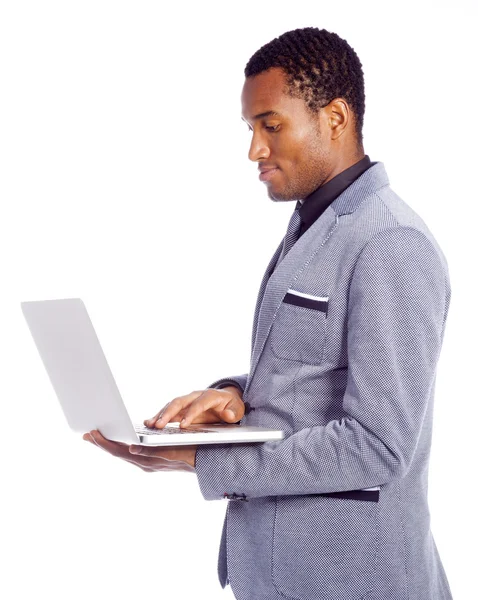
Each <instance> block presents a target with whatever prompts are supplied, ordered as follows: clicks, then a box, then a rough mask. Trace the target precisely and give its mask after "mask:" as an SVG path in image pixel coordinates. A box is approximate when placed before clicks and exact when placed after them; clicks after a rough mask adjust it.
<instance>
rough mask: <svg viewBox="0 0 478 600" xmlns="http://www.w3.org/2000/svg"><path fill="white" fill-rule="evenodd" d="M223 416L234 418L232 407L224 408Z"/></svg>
mask: <svg viewBox="0 0 478 600" xmlns="http://www.w3.org/2000/svg"><path fill="white" fill-rule="evenodd" d="M224 416H226V417H227V418H228V419H235V418H236V413H235V411H234V410H233V409H232V408H226V410H225V411H224Z"/></svg>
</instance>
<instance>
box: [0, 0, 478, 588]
mask: <svg viewBox="0 0 478 600" xmlns="http://www.w3.org/2000/svg"><path fill="white" fill-rule="evenodd" d="M292 7H293V9H292ZM306 26H315V27H319V28H325V29H328V30H329V31H334V32H336V33H338V34H339V35H340V36H341V37H343V38H345V39H346V40H347V41H348V42H349V43H350V45H351V46H352V47H353V48H354V49H355V51H356V52H357V54H358V55H359V57H360V60H361V62H362V64H363V69H364V74H365V85H366V112H365V124H364V145H365V152H366V154H368V155H369V156H370V158H371V160H372V161H382V162H383V163H384V165H385V167H386V170H387V173H388V176H389V179H390V182H391V186H392V188H393V189H394V190H395V191H396V192H397V193H398V194H399V195H400V196H401V197H402V198H403V199H404V200H405V201H406V202H407V203H408V204H409V205H410V206H412V207H413V208H414V210H415V211H416V212H417V213H418V214H419V215H421V216H422V218H423V219H424V220H425V221H426V223H427V224H428V226H429V227H430V229H431V230H432V232H433V233H434V235H435V237H436V239H437V240H438V242H439V243H440V245H441V247H442V249H443V251H444V253H445V255H446V257H447V259H448V263H449V269H450V277H451V284H452V301H451V307H450V312H449V317H448V323H447V329H446V333H445V340H444V346H443V350H442V354H441V358H440V362H439V370H438V377H437V387H436V396H435V412H434V415H435V416H434V433H433V446H432V455H431V462H430V476H429V504H430V511H431V520H432V531H433V534H434V537H435V540H436V543H437V546H438V549H439V552H440V555H441V558H442V561H443V564H444V567H445V570H446V572H447V575H448V578H449V581H450V585H451V588H452V592H453V594H454V599H455V600H460V599H463V600H468V599H469V598H470V597H471V596H472V593H471V590H476V586H475V585H474V568H475V567H476V551H475V547H476V544H475V540H476V534H477V528H476V519H475V514H476V496H474V495H473V494H472V492H471V488H472V487H473V486H474V485H476V483H475V474H476V452H475V448H476V443H475V439H476V418H477V409H476V400H477V397H476V385H475V373H476V364H475V363H476V343H475V340H476V334H477V328H476V296H474V295H473V293H472V289H471V288H472V285H473V283H474V279H475V278H476V247H475V238H476V217H477V213H476V200H477V198H476V185H475V183H474V177H475V174H476V144H475V139H476V134H477V131H476V121H475V113H476V108H475V103H476V83H475V81H476V76H475V73H476V68H475V65H474V64H473V62H472V56H473V55H474V56H475V57H476V45H475V44H474V42H472V40H473V39H474V37H475V21H474V19H472V10H471V3H469V4H467V3H465V2H461V3H460V2H456V1H454V2H410V3H404V2H400V3H397V5H396V8H394V7H392V6H391V5H390V3H385V2H376V3H375V2H360V3H356V2H348V3H347V2H340V3H319V2H298V1H297V0H296V1H294V2H293V3H291V2H287V3H281V2H276V3H265V4H264V3H256V2H251V3H247V2H241V3H232V2H231V3H224V2H198V3H196V2H182V3H176V4H172V3H160V2H141V1H134V2H133V1H128V2H126V1H118V0H115V1H114V2H107V1H104V0H94V1H86V0H83V1H81V2H76V1H75V2H73V1H58V2H51V1H42V2H38V1H36V2H22V1H21V0H15V1H11V2H5V1H4V2H1V4H0V61H1V66H0V85H1V93H0V150H1V156H0V168H1V176H0V186H1V189H0V193H1V195H0V201H1V218H0V256H1V279H0V282H1V284H0V285H1V294H0V326H1V329H0V332H1V335H0V358H1V373H2V375H1V389H0V393H1V407H2V408H1V411H2V412H1V419H2V429H3V444H2V446H3V447H2V451H1V453H0V456H1V461H2V464H1V477H2V493H1V500H0V501H1V503H2V508H1V536H0V544H1V546H2V548H1V552H2V556H3V559H2V576H1V578H0V595H1V596H2V597H8V598H21V599H23V598H37V597H48V598H51V599H57V598H63V597H68V598H71V599H76V598H82V599H83V598H85V597H87V598H92V599H100V598H105V597H107V598H116V599H123V598H133V597H138V595H139V594H141V595H143V594H144V593H145V592H146V591H147V593H148V596H150V595H151V597H158V598H159V597H162V598H172V597H175V598H194V597H198V596H199V594H200V593H201V594H202V593H204V594H206V596H207V597H208V598H209V599H211V600H213V599H215V598H217V599H223V600H226V599H230V598H232V597H233V595H232V592H231V588H230V587H227V588H226V589H225V590H222V589H221V587H220V585H219V582H218V580H217V572H216V567H217V553H218V549H219V541H220V533H221V528H222V523H223V518H224V514H225V510H226V501H217V502H206V501H205V500H204V498H203V497H202V495H201V493H200V490H199V487H198V483H197V479H196V476H195V475H194V474H191V473H166V474H165V473H157V474H146V473H144V472H143V471H141V470H139V469H136V468H135V467H134V466H132V465H131V464H128V463H124V462H122V461H120V460H118V459H115V458H113V457H111V456H110V455H109V454H106V453H104V452H102V451H101V450H99V449H97V448H94V447H93V446H91V445H90V444H88V443H87V442H85V441H83V440H82V439H81V436H80V435H78V436H77V435H74V434H73V433H72V432H71V431H70V430H69V429H68V427H67V425H66V422H65V419H64V416H63V413H62V412H61V410H60V407H59V403H58V401H57V399H56V397H55V395H54V392H53V389H52V387H51V384H50V382H49V379H48V376H47V374H46V372H45V370H44V368H43V365H42V363H41V361H40V358H39V356H38V353H37V350H36V347H35V346H34V344H33V340H32V338H31V336H30V333H29V331H28V328H27V326H26V323H25V322H24V320H23V316H22V313H21V310H20V304H19V303H20V301H23V300H39V299H46V298H65V297H81V298H82V299H83V300H84V301H85V303H86V306H87V308H88V311H89V314H90V316H91V318H92V321H93V323H94V325H95V328H96V330H97V333H98V336H99V339H100V341H101V343H102V346H103V349H104V351H105V354H106V356H107V358H108V362H109V364H110V366H111V369H112V371H113V373H114V376H115V378H116V381H117V384H118V386H119V389H120V390H121V393H122V396H123V398H124V401H125V403H126V405H127V407H128V409H129V411H130V414H131V416H132V417H133V419H134V420H140V421H141V420H143V419H144V418H146V417H149V416H152V415H153V414H154V413H155V412H157V410H159V408H161V407H162V406H163V405H164V404H166V402H168V401H170V400H171V399H172V398H174V397H176V396H179V395H184V394H186V393H188V392H190V391H192V390H195V389H202V388H205V387H207V386H208V385H209V384H210V383H211V382H212V381H214V380H215V379H217V378H219V377H222V376H228V375H233V374H240V373H245V372H247V371H248V366H249V352H250V332H251V328H252V317H253V311H254V306H255V301H256V294H257V290H258V287H259V283H260V280H261V278H262V274H263V271H264V269H265V266H266V265H267V263H268V261H269V258H270V256H271V254H272V252H273V251H274V250H275V248H276V246H277V244H278V242H279V241H280V239H281V238H282V236H283V235H284V232H285V228H286V226H287V222H288V220H289V216H290V212H291V210H292V209H293V207H292V204H291V203H285V202H283V203H274V202H272V201H271V200H269V198H268V197H267V194H266V191H265V187H264V184H263V183H261V182H260V181H259V180H258V178H257V169H256V166H255V165H254V164H252V163H251V162H250V161H249V160H248V158H247V151H248V146H249V142H250V133H249V132H248V131H247V126H246V125H245V123H243V122H242V121H241V119H240V116H241V104H240V93H241V89H242V85H243V82H244V73H243V70H244V67H245V65H246V63H247V61H248V59H249V58H250V56H251V55H252V54H253V53H254V52H255V51H256V50H257V49H258V48H259V47H260V46H262V45H263V44H265V43H267V42H268V41H270V40H271V39H273V38H274V37H277V36H278V35H280V34H281V33H284V32H285V31H288V30H291V29H295V28H297V27H306ZM264 551H265V552H267V548H265V549H264ZM65 588H66V589H65ZM7 590H9V591H8V594H7ZM473 593H475V592H473ZM422 600H432V599H422Z"/></svg>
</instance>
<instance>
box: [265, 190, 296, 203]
mask: <svg viewBox="0 0 478 600" xmlns="http://www.w3.org/2000/svg"><path fill="white" fill-rule="evenodd" d="M267 195H268V196H269V198H270V200H272V201H273V202H288V201H289V200H293V198H290V197H289V196H287V195H286V194H281V193H280V192H279V191H277V190H274V189H272V188H271V187H269V186H268V187H267Z"/></svg>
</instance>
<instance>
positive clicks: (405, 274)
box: [196, 227, 450, 500]
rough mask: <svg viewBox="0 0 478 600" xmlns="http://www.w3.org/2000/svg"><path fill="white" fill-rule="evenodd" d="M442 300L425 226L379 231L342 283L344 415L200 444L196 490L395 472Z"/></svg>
mask: <svg viewBox="0 0 478 600" xmlns="http://www.w3.org/2000/svg"><path fill="white" fill-rule="evenodd" d="M449 299H450V288H449V280H448V272H447V268H446V265H445V264H444V263H443V262H442V260H441V258H440V256H439V254H438V253H437V251H436V249H435V248H434V247H433V245H432V243H431V242H430V241H429V240H428V238H427V237H426V236H425V235H424V234H422V233H421V232H419V231H418V230H415V229H413V228H409V227H397V228H391V229H387V230H385V231H382V232H380V233H378V234H377V235H376V236H375V237H374V238H373V239H372V240H371V241H370V242H369V243H368V244H367V245H366V246H365V248H364V249H363V251H362V253H361V255H360V257H359V259H358V260H357V263H356V267H355V270H354V274H353V278H352V281H351V285H350V295H349V313H348V336H347V348H348V380H347V387H346V390H345V393H344V398H343V407H344V411H345V412H346V414H347V416H346V417H344V418H342V419H340V420H339V419H337V420H332V421H330V422H329V423H327V424H326V425H324V426H315V427H309V428H305V429H302V430H300V431H297V432H296V433H294V434H293V435H290V436H289V437H288V438H286V439H285V440H281V441H278V442H277V441H274V442H265V443H260V444H230V445H227V444H217V445H214V446H199V447H198V449H197V453H196V473H197V476H198V482H199V486H200V490H201V493H202V494H203V496H204V498H205V499H206V500H216V499H217V500H218V499H221V498H223V497H224V493H226V492H227V493H236V494H238V495H245V496H246V497H261V496H271V495H272V496H275V495H283V494H286V495H291V494H292V495H293V494H299V495H300V494H319V493H327V492H335V491H344V490H354V489H363V488H369V487H373V486H376V485H381V484H383V483H386V482H388V481H390V480H392V479H394V478H401V477H403V475H404V474H405V473H406V472H407V470H408V468H409V466H410V464H411V461H412V459H413V455H414V452H415V449H416V446H417V443H418V439H419V436H420V431H421V427H422V422H423V418H424V415H425V412H426V409H427V404H428V398H429V395H430V393H431V390H432V388H433V382H434V379H435V373H436V367H437V362H438V358H439V354H440V350H441V343H442V337H443V328H444V323H445V319H446V315H447V310H448V304H449ZM299 402H300V400H299Z"/></svg>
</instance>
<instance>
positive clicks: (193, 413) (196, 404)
mask: <svg viewBox="0 0 478 600" xmlns="http://www.w3.org/2000/svg"><path fill="white" fill-rule="evenodd" d="M218 391H220V390H216V389H214V390H206V391H205V392H204V393H203V394H201V396H199V397H198V398H196V399H195V400H194V401H193V402H192V403H191V405H190V406H189V409H188V411H187V412H186V415H185V417H184V418H183V420H182V421H181V423H180V426H181V427H187V426H188V425H189V424H190V423H192V422H193V421H194V419H195V418H196V417H197V416H199V415H200V414H202V413H204V412H206V411H207V410H209V409H210V408H214V409H215V410H216V411H217V412H218V413H221V412H222V411H223V410H224V408H225V406H226V405H227V404H228V403H229V402H230V399H229V397H228V396H227V395H225V394H218V393H217V392H218Z"/></svg>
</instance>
